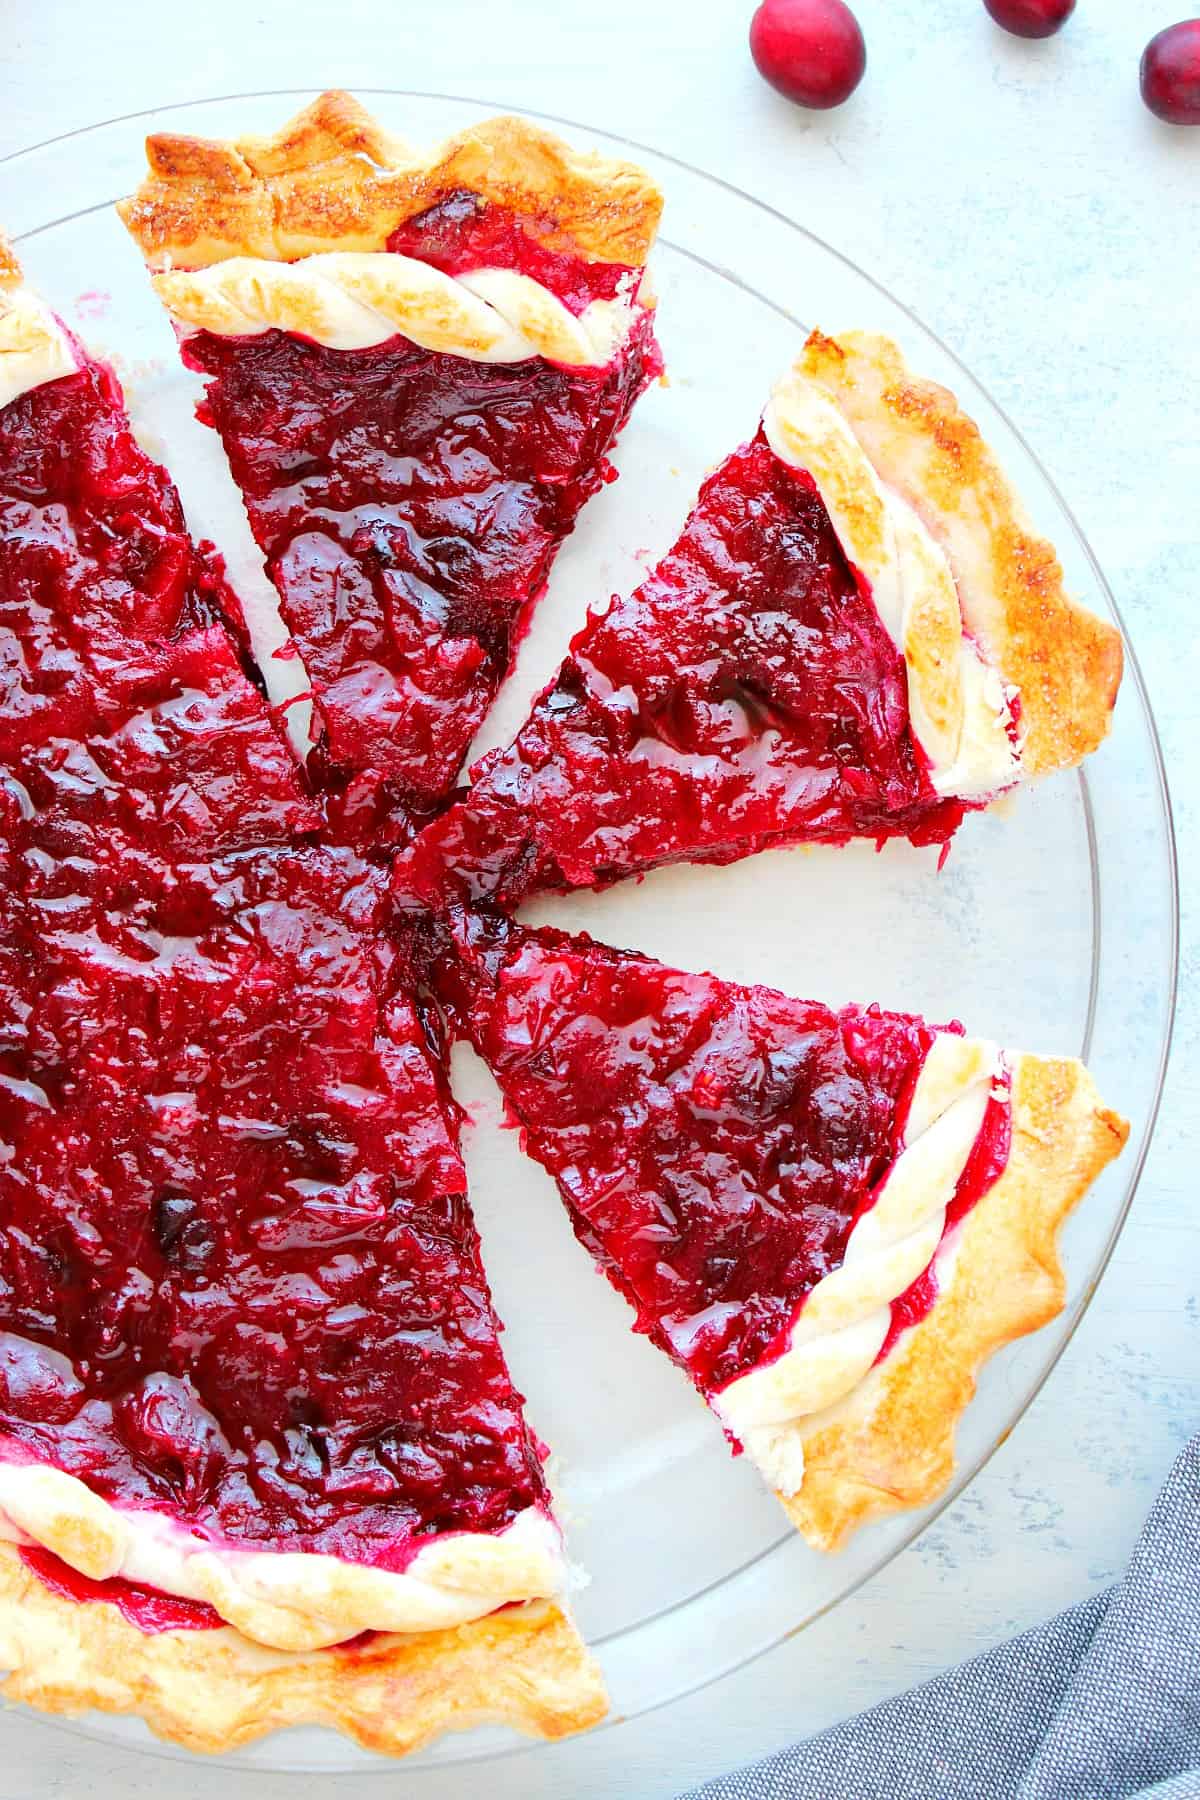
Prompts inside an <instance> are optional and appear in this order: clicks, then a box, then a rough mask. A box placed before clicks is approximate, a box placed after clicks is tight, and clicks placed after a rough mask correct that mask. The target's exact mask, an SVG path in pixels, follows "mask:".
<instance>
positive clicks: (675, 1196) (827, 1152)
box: [441, 915, 1007, 1393]
mask: <svg viewBox="0 0 1200 1800" xmlns="http://www.w3.org/2000/svg"><path fill="white" fill-rule="evenodd" d="M453 930H454V937H455V953H454V954H453V955H449V956H447V957H446V958H445V960H444V963H443V967H442V970H441V976H442V980H443V983H444V986H445V991H446V993H447V997H448V1001H449V1004H450V1006H451V1008H452V1010H453V1012H454V1014H455V1017H456V1018H457V1019H458V1020H459V1022H460V1023H461V1025H462V1027H463V1029H464V1030H465V1031H466V1032H467V1034H468V1035H469V1036H470V1038H471V1040H472V1041H473V1043H474V1044H475V1046H476V1048H477V1049H478V1050H479V1052H480V1054H481V1055H482V1056H483V1057H484V1059H485V1060H486V1061H487V1063H488V1065H489V1066H490V1068H491V1069H492V1070H493V1072H494V1074H495V1076H496V1078H497V1080H498V1081H499V1083H500V1085H501V1088H502V1089H503V1092H504V1095H505V1098H506V1101H507V1103H508V1105H509V1106H510V1107H511V1109H512V1111H513V1113H514V1114H515V1116H516V1118H517V1120H518V1121H519V1122H520V1125H521V1127H522V1132H523V1140H524V1143H525V1145H526V1147H527V1149H528V1150H529V1152H530V1153H531V1154H532V1155H533V1156H534V1157H535V1158H536V1159H537V1160H538V1161H539V1162H540V1163H542V1164H543V1165H544V1166H545V1167H546V1168H547V1169H548V1170H549V1171H550V1173H551V1174H552V1175H553V1176H554V1177H555V1179H556V1180H557V1182H558V1184H559V1187H560V1189H561V1191H562V1193H563V1196H564V1198H565V1200H566V1202H567V1206H568V1208H569V1210H570V1214H571V1219H572V1223H573V1224H574V1227H575V1231H576V1234H577V1236H578V1237H579V1238H580V1240H581V1242H582V1243H583V1244H584V1245H586V1247H587V1248H588V1249H589V1250H590V1251H591V1253H592V1255H593V1256H594V1257H595V1258H596V1260H597V1262H598V1263H599V1264H600V1266H601V1268H602V1269H603V1270H604V1271H605V1273H606V1274H607V1275H608V1276H609V1278H610V1280H611V1281H612V1282H613V1283H614V1285H615V1286H616V1287H617V1288H618V1289H619V1290H620V1291H621V1292H622V1293H623V1294H624V1295H625V1296H626V1298H627V1299H628V1300H629V1301H630V1303H631V1304H632V1305H633V1306H634V1308H635V1309H636V1312H637V1329H638V1330H640V1331H644V1332H647V1333H649V1335H650V1336H651V1337H652V1338H654V1340H655V1341H656V1342H657V1343H658V1344H659V1345H660V1347H661V1348H663V1349H664V1350H666V1351H667V1352H668V1353H669V1354H670V1355H671V1356H673V1357H674V1359H675V1360H676V1361H677V1362H678V1363H680V1364H681V1365H682V1366H683V1368H685V1369H686V1370H687V1372H688V1374H689V1375H690V1376H691V1377H692V1379H693V1381H694V1382H695V1383H696V1385H697V1386H698V1387H699V1388H700V1389H701V1390H702V1391H703V1392H705V1393H712V1392H714V1391H715V1390H717V1389H719V1388H721V1387H723V1386H724V1385H725V1384H726V1383H727V1382H729V1381H731V1380H732V1379H733V1378H734V1377H735V1376H737V1375H739V1374H743V1373H745V1371H746V1370H748V1369H750V1368H752V1367H754V1366H755V1365H757V1364H758V1363H760V1362H762V1361H763V1360H764V1359H767V1358H769V1357H771V1356H773V1355H777V1354H779V1352H780V1351H782V1349H783V1348H784V1347H785V1345H786V1341H787V1334H788V1329H789V1327H790V1324H791V1321H792V1318H793V1315H794V1313H795V1310H796V1307H797V1306H798V1305H799V1304H801V1303H802V1302H803V1300H804V1297H805V1296H806V1295H807V1294H808V1293H809V1292H810V1291H811V1289H812V1288H813V1287H814V1286H815V1285H816V1283H817V1282H818V1281H819V1280H821V1278H822V1277H823V1276H825V1275H827V1274H829V1272H830V1271H831V1270H833V1269H836V1268H838V1267H839V1266H840V1264H841V1263H842V1261H843V1260H844V1256H845V1250H846V1242H847V1239H848V1237H849V1233H850V1230H851V1227H852V1226H853V1224H854V1222H855V1220H856V1219H857V1218H858V1216H859V1215H860V1214H861V1213H862V1212H863V1210H864V1209H865V1208H867V1207H868V1206H869V1205H870V1204H871V1203H872V1199H873V1196H874V1189H875V1186H876V1184H877V1183H878V1181H879V1179H880V1177H881V1176H882V1175H883V1173H884V1172H885V1170H886V1169H887V1168H888V1166H889V1165H890V1163H891V1162H892V1161H893V1159H894V1157H895V1156H896V1154H897V1151H898V1149H899V1147H900V1133H901V1131H902V1129H903V1123H904V1118H905V1115H906V1112H907V1105H908V1098H909V1095H910V1094H911V1092H912V1088H913V1084H914V1082H915V1080H916V1078H917V1076H918V1074H919V1072H920V1069H921V1066H922V1064H923V1062H924V1060H925V1057H926V1055H927V1053H928V1051H929V1047H930V1044H931V1043H932V1041H933V1035H934V1033H933V1028H931V1027H930V1026H928V1025H926V1024H925V1023H924V1022H923V1021H922V1020H920V1019H917V1018H912V1017H909V1016H906V1015H904V1014H899V1013H885V1012H881V1011H880V1010H879V1009H878V1008H877V1007H871V1008H869V1009H867V1010H865V1011H864V1010H862V1009H860V1008H857V1007H847V1008H845V1009H844V1010H843V1011H841V1012H836V1013H835V1012H831V1011H830V1010H829V1009H828V1008H827V1007H824V1006H820V1005H817V1004H816V1003H814V1002H810V1001H802V1000H792V999H788V998H786V997H785V996H784V995H782V994H778V993H775V992H773V991H771V990H770V989H767V988H760V987H753V988H748V987H739V986H735V985H734V984H733V983H731V982H726V981H719V980H717V979H716V978H715V977H714V976H711V975H689V974H684V973H682V972H681V971H679V970H675V969H669V968H665V967H663V965H662V964H660V963H655V962H651V961H649V960H647V959H646V958H644V957H640V956H636V955H633V954H632V953H629V952H623V951H617V950H611V949H608V948H606V947H605V946H602V945H599V944H595V943H592V942H591V941H590V940H588V939H586V938H569V937H566V936H565V935H563V934H562V933H560V932H555V931H550V930H540V931H524V930H522V929H521V928H520V927H518V926H516V925H513V924H511V923H509V922H507V921H505V920H502V919H501V918H500V917H498V916H489V915H476V916H473V917H472V916H470V915H459V916H458V917H457V918H456V920H455V922H454V926H453ZM989 1145H990V1149H989V1154H988V1155H987V1156H984V1155H983V1154H982V1153H981V1154H980V1155H979V1156H977V1157H976V1158H974V1159H973V1163H972V1170H971V1171H968V1174H967V1176H965V1177H964V1184H963V1186H962V1187H961V1188H960V1198H961V1201H962V1204H963V1206H965V1205H967V1204H969V1203H970V1202H971V1201H973V1200H974V1199H976V1198H978V1195H979V1193H981V1192H982V1191H984V1189H985V1187H986V1186H987V1185H989V1184H990V1181H991V1180H992V1179H994V1176H995V1173H997V1172H998V1166H997V1159H998V1158H1000V1157H1001V1151H1002V1152H1003V1154H1004V1155H1006V1154H1007V1147H1006V1144H1003V1145H1001V1143H1000V1141H999V1139H997V1141H996V1143H995V1144H994V1145H992V1144H991V1139H990V1138H989ZM1000 1166H1002V1159H1001V1162H1000Z"/></svg>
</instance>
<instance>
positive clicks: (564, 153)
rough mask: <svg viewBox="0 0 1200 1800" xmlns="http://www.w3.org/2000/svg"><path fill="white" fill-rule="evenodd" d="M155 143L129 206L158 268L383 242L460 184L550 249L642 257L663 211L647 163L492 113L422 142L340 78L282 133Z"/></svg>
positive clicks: (630, 260) (124, 211) (285, 257)
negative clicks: (398, 133)
mask: <svg viewBox="0 0 1200 1800" xmlns="http://www.w3.org/2000/svg"><path fill="white" fill-rule="evenodd" d="M146 154H147V158H148V160H149V163H150V173H149V175H148V177H147V179H146V180H145V181H144V182H143V184H142V186H141V187H140V188H139V189H138V191H137V193H136V194H134V195H133V196H132V197H131V198H130V199H128V200H124V201H122V202H121V204H120V206H119V207H118V211H119V212H120V214H121V217H122V219H123V220H124V221H125V224H126V226H127V227H128V229H129V231H130V232H131V233H132V235H133V236H134V238H136V240H137V242H138V244H139V245H140V246H141V249H142V253H143V255H144V256H145V258H146V261H147V263H148V264H149V266H150V267H151V268H152V269H167V268H184V269H202V268H206V267H207V266H208V265H209V264H210V263H215V262H221V261H222V260H223V259H224V258H226V257H229V256H255V257H265V258H269V259H273V260H276V261H285V262H291V261H294V260H295V259H296V258H297V257H302V256H312V255H315V254H317V253H318V252H324V251H329V250H353V251H364V250H382V249H384V248H385V247H386V245H387V241H388V239H389V237H390V236H391V235H392V234H393V232H395V230H396V228H397V226H399V225H402V224H403V223H404V222H405V221H406V220H408V219H411V218H413V217H415V216H416V215H417V214H419V213H423V212H427V211H428V210H429V209H430V208H431V207H434V206H436V205H438V203H439V202H440V201H442V200H444V199H446V198H447V197H448V196H452V195H454V194H457V193H460V192H462V191H466V192H468V193H472V194H477V195H478V196H479V197H480V198H481V199H483V200H485V201H487V202H489V203H491V204H494V205H497V206H502V207H504V208H506V209H508V210H509V211H511V212H514V213H518V214H520V215H521V218H522V220H523V222H524V224H525V226H526V229H527V230H529V231H530V232H531V233H532V234H533V235H534V236H535V237H536V238H537V239H538V241H539V242H540V243H542V244H544V245H545V246H546V247H547V249H550V250H557V251H562V250H567V251H573V252H579V253H581V254H582V255H584V256H587V257H590V258H594V259H595V260H597V261H600V262H614V263H624V264H625V265H626V266H628V267H639V266H640V265H642V264H643V263H644V262H645V260H646V257H647V254H648V253H649V250H650V246H651V244H652V243H653V242H654V235H655V232H656V231H657V229H658V221H659V216H660V214H661V212H662V195H661V194H660V193H659V190H658V188H657V187H656V186H655V184H654V182H653V181H651V179H650V177H649V176H648V175H647V174H646V172H645V170H644V169H640V168H638V167H637V165H636V164H634V163H627V162H620V161H616V160H613V159H611V158H607V157H603V156H598V155H595V154H594V153H589V152H586V151H577V150H573V149H572V148H571V147H570V145H568V144H565V143H563V142H562V140H561V139H559V138H556V137H554V136H553V135H552V134H551V133H550V132H547V131H543V130H541V129H540V127H538V126H536V125H532V124H530V122H529V121H528V120H527V119H519V118H497V119H488V120H485V121H484V122H483V123H482V124H479V125H472V126H469V127H468V128H467V130H465V131H460V132H457V133H456V134H455V135H454V136H453V137H452V138H448V139H447V140H446V142H445V143H444V144H439V145H438V146H437V147H436V148H435V149H433V150H431V151H428V152H423V151H419V150H414V149H413V148H412V147H411V146H410V145H409V144H406V143H405V142H404V140H403V139H402V138H398V137H395V136H393V135H392V134H391V133H390V132H388V131H386V130H385V129H384V128H383V126H382V125H380V124H379V122H378V120H376V119H374V118H372V116H371V114H370V113H369V112H367V111H366V109H365V108H364V107H362V106H360V105H359V103H358V101H356V100H355V99H354V98H353V97H352V96H351V95H350V94H346V93H342V92H339V91H337V90H331V91H329V92H327V93H324V94H322V95H320V97H319V98H318V99H316V100H314V101H313V103H312V105H311V106H308V107H306V108H305V109H304V111H303V112H300V113H297V115H296V117H295V118H294V119H292V120H290V121H289V123H288V124H287V125H285V126H284V127H283V129H282V130H281V131H279V132H277V133H276V135H275V136H274V137H271V138H260V137H243V138H237V139H235V140H233V141H230V142H224V143H222V142H217V141H213V140H211V139H208V138H196V137H186V136H179V135H176V134H174V133H170V132H158V133H155V135H154V136H152V137H150V138H149V139H147V142H146Z"/></svg>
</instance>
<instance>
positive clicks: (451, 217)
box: [387, 190, 641, 314]
mask: <svg viewBox="0 0 1200 1800" xmlns="http://www.w3.org/2000/svg"><path fill="white" fill-rule="evenodd" d="M528 224H529V222H528V221H522V219H521V218H520V217H519V215H518V214H516V213H513V212H509V211H508V209H507V208H506V207H503V206H494V205H490V204H489V203H488V202H487V201H486V200H483V199H481V198H480V196H479V195H478V194H472V193H470V192H468V191H465V190H462V191H459V192H458V193H454V194H448V195H447V196H446V198H445V199H444V200H441V201H439V202H438V204H437V205H436V206H431V207H430V208H429V209H428V210H427V211H426V212H423V213H418V214H417V215H416V216H415V217H414V218H411V219H406V220H405V222H404V224H403V225H400V226H398V227H397V228H396V230H395V231H394V232H393V233H392V235H391V237H390V238H389V239H388V246H387V247H388V249H389V250H394V251H397V252H398V253H399V254H400V255H401V256H412V257H415V258H416V259H417V261H418V262H425V263H432V265H433V267H434V268H435V269H441V270H443V272H444V273H445V274H447V275H469V274H470V273H471V272H472V270H475V269H515V270H516V271H517V272H518V274H521V275H528V276H530V277H531V278H532V279H533V280H534V281H538V282H540V283H541V285H542V286H543V287H544V288H549V290H550V292H551V293H552V294H556V295H557V296H558V298H559V299H560V300H561V301H562V303H563V305H564V306H566V307H567V308H568V309H569V310H570V311H571V312H573V313H575V314H579V313H581V312H583V310H584V308H585V307H587V306H589V305H590V304H591V302H592V301H593V300H612V299H615V298H616V296H617V295H618V294H619V293H622V292H628V291H629V290H630V289H631V288H633V287H636V284H637V282H638V280H639V279H640V277H641V270H640V269H631V268H629V267H627V265H626V264H624V263H611V262H589V261H588V259H587V258H586V257H584V256H580V255H578V254H576V253H574V252H572V251H564V250H551V249H549V248H548V247H547V246H546V245H545V244H543V243H542V242H541V241H540V240H539V239H538V237H537V236H536V234H535V233H534V232H532V231H530V230H529V229H528Z"/></svg>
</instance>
